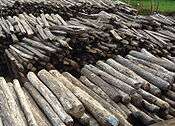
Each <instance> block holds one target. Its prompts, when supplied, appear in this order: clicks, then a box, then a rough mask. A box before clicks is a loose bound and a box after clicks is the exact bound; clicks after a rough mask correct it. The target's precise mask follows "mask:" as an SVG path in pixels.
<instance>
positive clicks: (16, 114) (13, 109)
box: [0, 77, 26, 126]
mask: <svg viewBox="0 0 175 126" xmlns="http://www.w3.org/2000/svg"><path fill="white" fill-rule="evenodd" d="M0 83H1V84H0V87H1V89H2V90H3V92H4V95H5V97H6V98H7V103H8V106H9V111H10V113H11V115H12V117H13V119H14V121H15V125H21V126H26V123H25V120H24V118H23V117H22V115H21V114H20V111H19V109H17V108H18V107H17V103H16V102H15V99H14V97H13V95H12V92H11V90H10V87H9V86H8V85H7V83H6V81H5V79H4V78H2V77H1V78H0Z"/></svg>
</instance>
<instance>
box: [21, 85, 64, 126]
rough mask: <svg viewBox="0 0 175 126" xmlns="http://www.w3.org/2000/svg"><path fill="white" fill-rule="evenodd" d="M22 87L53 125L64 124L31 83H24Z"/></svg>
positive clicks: (59, 125)
mask: <svg viewBox="0 0 175 126" xmlns="http://www.w3.org/2000/svg"><path fill="white" fill-rule="evenodd" d="M24 87H25V88H26V90H27V91H28V92H29V93H30V95H31V96H32V97H33V99H34V100H35V101H36V103H37V104H38V106H39V107H40V108H41V109H42V110H43V112H44V113H45V115H46V116H47V117H48V119H49V120H50V122H51V123H52V125H53V126H65V124H64V123H63V122H62V121H61V119H60V118H59V117H58V115H57V113H56V112H55V111H54V110H53V109H52V107H51V106H50V105H49V103H48V102H47V101H46V100H45V98H44V97H43V96H42V95H41V94H40V93H39V92H38V91H37V90H36V89H35V88H34V87H33V86H32V85H31V83H29V82H26V83H24Z"/></svg>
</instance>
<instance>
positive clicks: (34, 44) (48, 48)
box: [22, 38, 56, 53]
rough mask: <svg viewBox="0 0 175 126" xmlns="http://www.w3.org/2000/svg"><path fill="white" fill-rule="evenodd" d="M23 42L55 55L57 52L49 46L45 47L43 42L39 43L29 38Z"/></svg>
mask: <svg viewBox="0 0 175 126" xmlns="http://www.w3.org/2000/svg"><path fill="white" fill-rule="evenodd" d="M22 41H23V42H26V43H29V44H30V45H32V46H34V47H37V48H40V49H44V50H46V51H49V52H53V53H54V52H56V50H55V49H53V48H52V47H48V46H46V45H44V44H43V43H41V42H37V41H34V40H32V39H29V38H23V39H22Z"/></svg>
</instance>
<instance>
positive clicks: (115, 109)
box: [63, 72, 130, 125]
mask: <svg viewBox="0 0 175 126" xmlns="http://www.w3.org/2000/svg"><path fill="white" fill-rule="evenodd" d="M63 75H64V76H65V77H66V78H67V79H68V80H69V81H70V82H72V83H73V84H74V85H75V86H78V87H80V88H81V89H82V90H84V91H86V92H87V93H88V94H89V95H91V96H92V97H93V98H94V99H96V100H97V101H98V102H99V103H100V104H101V105H102V106H103V107H105V108H106V109H107V110H109V111H110V112H111V113H113V114H114V115H115V116H116V117H117V118H118V119H119V120H120V124H125V125H130V124H129V123H128V122H127V121H126V120H125V119H127V115H126V114H125V113H124V111H122V110H120V107H119V106H118V105H117V104H116V103H114V102H113V101H112V100H111V99H108V100H105V99H103V98H101V97H100V96H99V95H98V94H96V93H95V92H93V91H92V90H91V89H90V88H88V87H86V86H85V85H83V83H81V82H80V81H79V80H78V79H76V78H75V77H73V76H72V75H71V74H69V73H67V72H65V73H63Z"/></svg>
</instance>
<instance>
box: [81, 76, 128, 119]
mask: <svg viewBox="0 0 175 126" xmlns="http://www.w3.org/2000/svg"><path fill="white" fill-rule="evenodd" d="M80 80H81V82H82V84H83V85H85V86H86V87H88V88H89V89H91V90H92V91H93V92H95V93H96V94H97V95H99V96H100V97H101V98H103V99H104V100H106V101H107V102H108V103H110V104H111V105H112V106H114V107H115V108H116V109H117V110H118V111H119V112H120V113H121V114H122V115H123V116H124V117H125V118H126V119H127V118H128V117H127V115H126V114H125V112H124V111H122V110H121V108H120V107H119V106H118V104H119V103H117V104H116V103H115V102H114V101H113V100H112V99H111V98H110V97H109V96H108V95H107V94H106V93H105V92H103V90H102V89H101V88H99V87H98V86H96V85H95V84H93V83H92V82H90V80H89V79H88V78H86V77H85V76H81V77H80Z"/></svg>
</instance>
